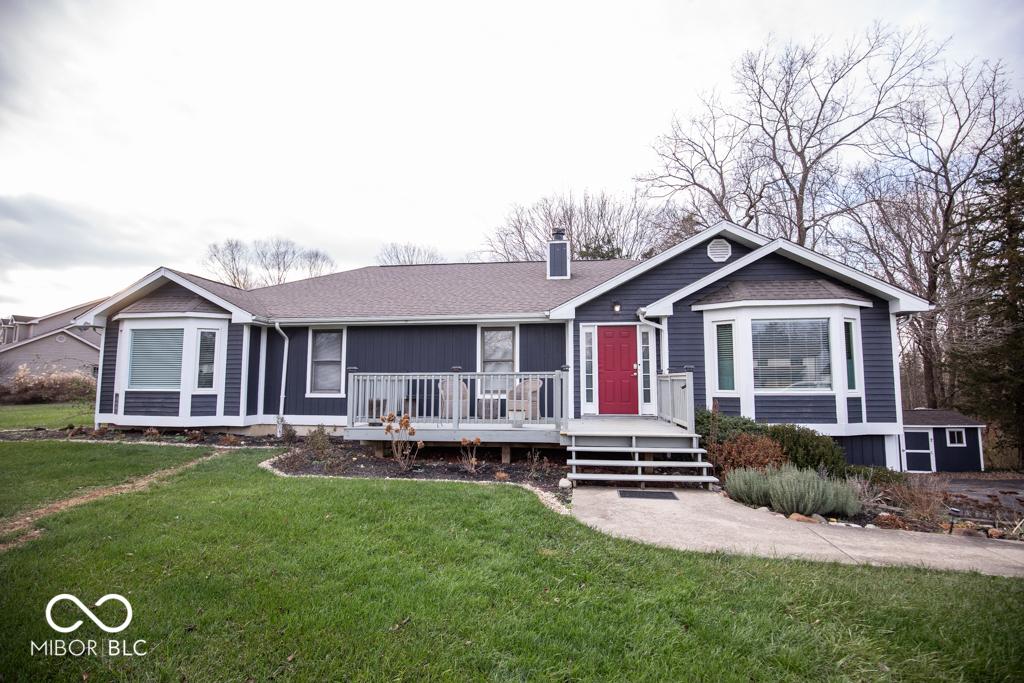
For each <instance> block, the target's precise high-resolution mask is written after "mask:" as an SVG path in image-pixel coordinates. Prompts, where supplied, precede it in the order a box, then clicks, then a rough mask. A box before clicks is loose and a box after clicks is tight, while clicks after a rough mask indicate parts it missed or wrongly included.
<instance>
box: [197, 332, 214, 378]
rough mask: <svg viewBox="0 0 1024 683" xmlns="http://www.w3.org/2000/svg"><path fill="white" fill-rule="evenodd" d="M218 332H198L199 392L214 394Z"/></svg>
mask: <svg viewBox="0 0 1024 683" xmlns="http://www.w3.org/2000/svg"><path fill="white" fill-rule="evenodd" d="M216 370H217V330H198V331H197V332H196V375H195V376H196V387H195V390H196V391H197V392H213V391H215V387H216V386H217V383H216V381H215V374H216Z"/></svg>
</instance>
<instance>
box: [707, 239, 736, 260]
mask: <svg viewBox="0 0 1024 683" xmlns="http://www.w3.org/2000/svg"><path fill="white" fill-rule="evenodd" d="M730 256H732V245H731V244H729V243H728V242H727V241H725V240H723V239H721V238H719V239H713V240H711V241H710V242H708V258H709V259H711V260H712V261H714V262H715V263H721V262H722V261H728V260H729V257H730Z"/></svg>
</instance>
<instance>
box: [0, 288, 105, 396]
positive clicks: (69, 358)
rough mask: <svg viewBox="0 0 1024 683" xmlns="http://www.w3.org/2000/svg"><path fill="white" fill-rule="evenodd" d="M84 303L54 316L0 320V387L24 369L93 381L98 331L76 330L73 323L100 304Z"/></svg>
mask: <svg viewBox="0 0 1024 683" xmlns="http://www.w3.org/2000/svg"><path fill="white" fill-rule="evenodd" d="M100 301H102V299H98V300H96V301H88V302H86V303H84V304H78V305H77V306H72V307H71V308H65V309H63V310H60V311H57V312H55V313H50V314H48V315H41V316H39V317H33V316H28V315H12V316H10V317H9V318H0V383H3V382H6V381H8V380H10V379H11V377H13V376H14V374H15V373H16V372H17V371H18V368H19V367H21V366H22V365H24V366H25V367H27V368H28V369H29V370H30V371H31V372H33V373H41V372H80V373H83V374H87V375H89V376H90V377H96V376H97V373H98V370H99V362H100V340H101V339H102V335H101V331H99V330H97V329H95V328H90V327H86V328H84V329H79V328H78V327H77V326H76V325H75V323H74V320H75V318H76V317H77V316H79V315H81V314H83V313H86V312H87V311H89V309H91V308H93V307H94V306H96V305H97V304H98V303H100Z"/></svg>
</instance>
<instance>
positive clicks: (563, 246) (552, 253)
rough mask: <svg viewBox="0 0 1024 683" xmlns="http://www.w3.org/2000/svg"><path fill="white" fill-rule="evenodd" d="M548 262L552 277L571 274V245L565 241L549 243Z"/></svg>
mask: <svg viewBox="0 0 1024 683" xmlns="http://www.w3.org/2000/svg"><path fill="white" fill-rule="evenodd" d="M548 263H549V264H550V271H551V277H565V276H566V275H568V274H569V245H568V244H567V243H565V242H549V243H548Z"/></svg>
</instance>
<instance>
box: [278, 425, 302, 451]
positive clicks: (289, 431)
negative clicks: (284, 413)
mask: <svg viewBox="0 0 1024 683" xmlns="http://www.w3.org/2000/svg"><path fill="white" fill-rule="evenodd" d="M278 419H280V420H281V440H282V441H284V442H285V443H286V444H288V445H289V446H290V445H291V444H293V443H295V442H296V441H297V440H298V438H299V433H298V432H296V431H295V427H292V426H291V425H290V424H288V423H287V422H285V421H284V420H283V419H281V418H278Z"/></svg>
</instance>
